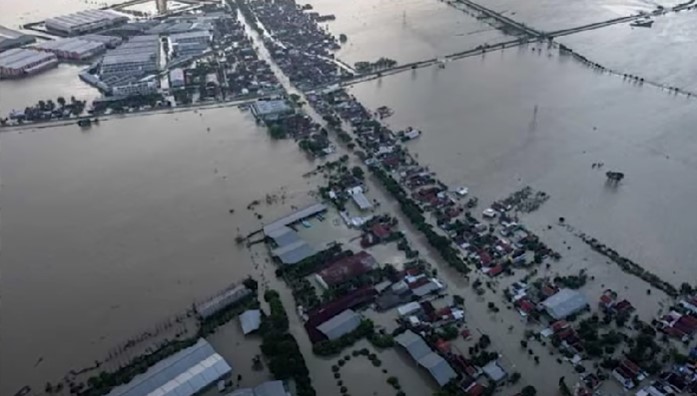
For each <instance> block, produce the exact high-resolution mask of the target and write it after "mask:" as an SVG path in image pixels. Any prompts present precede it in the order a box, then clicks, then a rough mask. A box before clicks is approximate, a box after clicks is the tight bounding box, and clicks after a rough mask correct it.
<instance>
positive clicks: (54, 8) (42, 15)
mask: <svg viewBox="0 0 697 396" xmlns="http://www.w3.org/2000/svg"><path fill="white" fill-rule="evenodd" d="M123 2H124V1H123V0H100V1H91V0H51V1H41V0H0V9H1V10H2V12H1V13H0V25H4V26H6V27H8V28H10V29H19V27H20V26H21V25H24V24H25V23H30V22H39V21H42V20H44V19H46V18H50V17H53V16H59V15H64V14H70V13H72V12H77V11H82V10H88V9H95V8H102V7H107V6H110V5H113V4H119V3H123Z"/></svg>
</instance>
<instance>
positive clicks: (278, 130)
mask: <svg viewBox="0 0 697 396" xmlns="http://www.w3.org/2000/svg"><path fill="white" fill-rule="evenodd" d="M269 134H270V135H271V137H272V138H273V139H283V138H285V137H286V131H285V130H284V129H283V127H282V126H280V125H278V124H273V125H271V126H270V127H269Z"/></svg>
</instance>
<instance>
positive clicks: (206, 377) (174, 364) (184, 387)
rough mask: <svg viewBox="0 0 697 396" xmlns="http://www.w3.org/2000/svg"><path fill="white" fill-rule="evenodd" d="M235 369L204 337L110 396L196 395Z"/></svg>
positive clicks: (110, 393) (115, 389) (119, 387)
mask: <svg viewBox="0 0 697 396" xmlns="http://www.w3.org/2000/svg"><path fill="white" fill-rule="evenodd" d="M231 371H232V368H231V367H230V365H229V364H228V363H227V362H226V361H225V360H224V359H223V357H222V356H220V355H219V354H218V353H216V352H215V350H213V347H212V346H211V345H210V344H209V343H208V342H207V341H206V340H204V339H203V338H201V339H199V340H198V342H197V343H196V344H195V345H193V346H191V347H189V348H186V349H184V350H181V351H179V352H177V353H175V354H174V355H172V356H170V357H168V358H166V359H164V360H162V361H160V362H158V363H156V364H155V365H154V366H152V367H150V368H149V369H148V370H147V371H146V372H145V373H143V374H140V375H137V376H136V377H135V378H133V380H132V381H131V382H129V383H128V384H125V385H121V386H118V387H116V388H114V389H113V390H112V391H111V392H109V394H108V396H192V395H194V394H196V393H198V392H200V391H201V390H203V389H204V388H206V387H207V386H208V385H210V384H212V383H213V382H215V381H217V380H218V379H220V378H221V377H223V376H225V375H227V374H229V373H230V372H231Z"/></svg>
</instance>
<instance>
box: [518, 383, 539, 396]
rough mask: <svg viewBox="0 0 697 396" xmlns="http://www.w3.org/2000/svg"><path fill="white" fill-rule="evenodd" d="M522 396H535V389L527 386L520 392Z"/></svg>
mask: <svg viewBox="0 0 697 396" xmlns="http://www.w3.org/2000/svg"><path fill="white" fill-rule="evenodd" d="M520 394H521V395H522V396H535V395H536V394H537V389H535V387H534V386H532V385H528V386H526V387H525V388H523V389H522V390H521V391H520Z"/></svg>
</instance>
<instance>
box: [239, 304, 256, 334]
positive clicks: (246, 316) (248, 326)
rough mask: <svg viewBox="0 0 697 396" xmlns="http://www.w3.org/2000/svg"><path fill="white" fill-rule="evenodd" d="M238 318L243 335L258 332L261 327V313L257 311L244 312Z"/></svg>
mask: <svg viewBox="0 0 697 396" xmlns="http://www.w3.org/2000/svg"><path fill="white" fill-rule="evenodd" d="M239 318H240V326H241V327H242V333H243V334H244V335H247V334H249V333H252V332H254V331H257V330H259V326H261V311H260V310H258V309H250V310H248V311H244V312H243V313H241V314H240V316H239Z"/></svg>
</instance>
